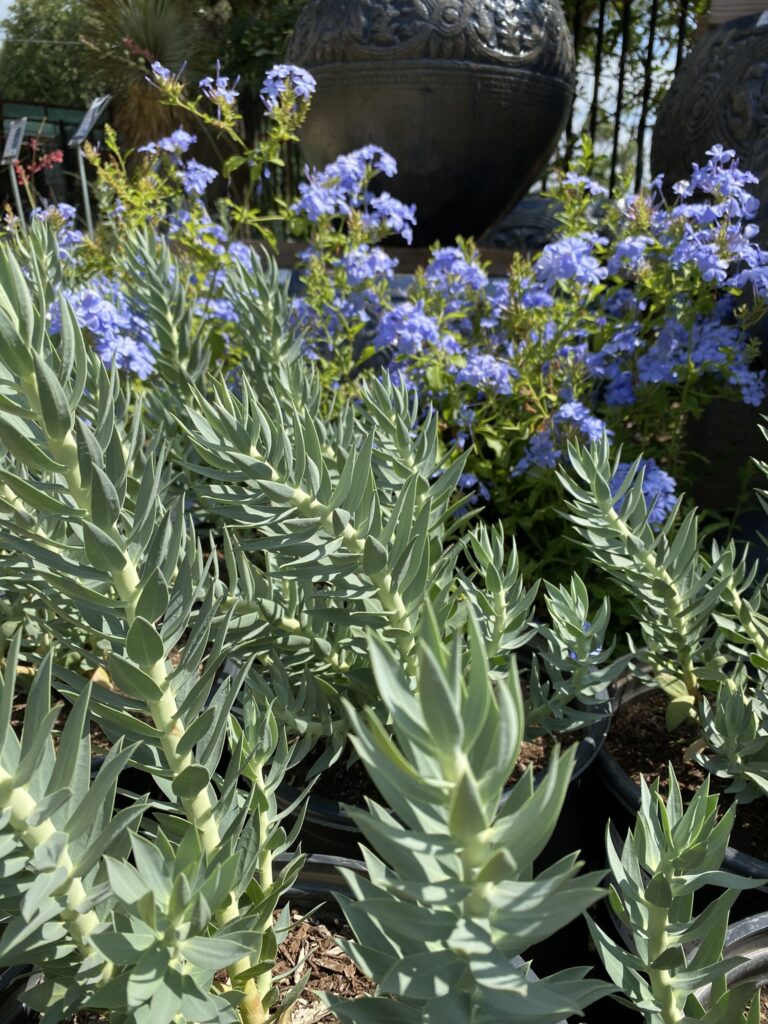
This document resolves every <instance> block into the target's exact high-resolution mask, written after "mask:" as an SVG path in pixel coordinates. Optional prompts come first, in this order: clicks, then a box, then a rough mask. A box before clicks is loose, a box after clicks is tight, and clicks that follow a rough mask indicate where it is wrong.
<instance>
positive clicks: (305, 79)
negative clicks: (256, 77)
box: [259, 64, 317, 113]
mask: <svg viewBox="0 0 768 1024" xmlns="http://www.w3.org/2000/svg"><path fill="white" fill-rule="evenodd" d="M289 88H290V90H291V92H292V94H293V96H294V98H295V99H297V100H303V101H304V102H305V103H306V102H308V101H309V100H310V99H311V98H312V97H313V96H314V95H315V90H316V89H317V82H316V81H315V79H314V77H313V76H312V75H311V74H310V73H309V72H308V71H305V69H304V68H299V67H296V65H295V64H275V66H274V67H273V68H272V69H271V70H270V71H268V72H267V74H266V77H265V79H264V84H263V85H262V87H261V92H260V93H259V95H260V97H261V100H262V102H263V104H264V106H265V107H266V108H267V110H268V111H269V112H270V113H272V112H273V111H275V110H277V108H278V107H279V106H280V102H281V100H282V98H283V96H285V94H286V91H287V90H288V89H289Z"/></svg>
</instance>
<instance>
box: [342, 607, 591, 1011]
mask: <svg viewBox="0 0 768 1024" xmlns="http://www.w3.org/2000/svg"><path fill="white" fill-rule="evenodd" d="M467 629H468V634H469V643H468V651H466V652H464V653H462V640H461V637H459V636H457V637H456V638H455V640H454V642H453V643H452V644H451V646H450V647H446V646H445V645H444V644H443V643H442V641H441V639H440V635H439V629H438V624H437V621H436V620H435V619H434V618H433V617H431V616H428V618H427V623H426V629H425V632H424V636H423V640H422V642H421V644H420V648H419V669H418V676H417V678H418V685H417V687H416V690H415V691H414V690H413V688H412V687H411V686H410V684H409V681H408V679H407V677H406V676H405V675H404V673H403V672H402V670H401V668H400V667H399V665H398V664H397V661H396V659H395V658H394V657H393V656H392V655H391V653H390V652H389V651H388V649H387V648H386V647H385V646H384V645H383V644H381V643H380V642H379V641H377V640H376V639H375V638H374V637H371V640H370V657H371V663H372V665H373V668H374V673H375V676H376V683H377V687H378V690H379V693H380V695H381V698H382V701H383V703H384V706H385V707H386V710H387V712H388V716H389V721H390V722H391V727H390V728H389V729H385V728H384V727H383V725H382V722H381V720H380V719H379V717H378V716H377V715H376V714H374V713H373V712H372V711H370V710H368V711H364V712H359V711H357V710H355V709H354V708H353V707H352V706H351V705H348V707H347V710H348V713H349V715H350V718H351V720H352V725H353V734H352V741H353V743H354V745H355V749H356V751H357V752H358V754H359V755H360V759H361V760H362V762H363V764H364V765H365V767H366V769H367V770H368V773H369V774H370V776H371V779H372V780H373V781H374V782H375V783H376V786H377V788H378V790H379V792H380V794H381V797H382V799H383V801H384V803H378V802H376V801H373V800H369V801H368V810H367V811H362V810H360V809H353V808H348V810H349V813H350V814H351V815H352V817H353V819H354V821H355V823H356V824H357V825H358V827H359V828H360V830H361V831H362V833H363V835H364V837H365V839H366V842H367V843H368V844H369V848H366V847H363V848H362V850H363V856H364V858H365V862H366V865H367V867H368V874H369V877H368V879H365V878H361V877H357V876H356V875H355V874H354V873H352V872H349V871H345V872H344V875H345V878H346V880H347V882H348V884H349V886H350V888H351V889H352V892H353V894H354V896H355V900H354V901H352V900H349V899H347V898H345V897H342V896H339V897H338V899H339V902H340V903H341V906H342V909H343V910H344V914H345V916H346V918H347V921H348V923H349V925H350V927H351V928H352V931H353V933H354V940H353V941H346V940H337V941H338V942H339V944H340V945H341V946H342V948H343V949H344V950H345V951H346V952H347V953H348V954H349V955H350V957H351V958H352V959H353V960H354V961H355V963H357V964H358V966H359V967H360V968H361V969H362V970H363V971H364V972H365V973H366V974H368V975H370V976H371V977H373V978H375V980H376V982H377V984H378V990H377V994H376V996H375V997H373V998H365V999H357V1000H354V1001H352V1002H349V1001H340V1000H330V1001H329V1005H330V1006H331V1008H332V1009H333V1011H334V1013H336V1014H337V1015H338V1016H339V1017H340V1018H341V1020H342V1021H345V1022H355V1024H357V1022H366V1021H382V1022H383V1021H385V1020H386V1021H390V1020H396V1021H397V1022H398V1024H420V1022H423V1021H438V1020H445V1021H450V1022H451V1024H470V1022H473V1024H481V1022H482V1024H491V1022H495V1021H500V1020H503V1021H508V1022H509V1024H514V1022H520V1024H523V1022H525V1024H532V1022H540V1024H545V1022H548V1024H554V1022H556V1021H560V1020H562V1018H564V1017H566V1016H570V1015H571V1014H573V1013H583V1011H584V1007H585V1006H587V1005H589V1003H591V1002H592V1001H593V1000H595V999H597V998H599V997H600V996H602V995H605V994H606V992H607V991H610V989H608V988H607V987H606V985H605V984H604V983H603V982H600V981H596V980H593V979H589V978H587V977H586V974H587V969H585V968H573V969H569V970H565V971H562V972H560V973H558V974H555V975H553V976H551V977H548V978H544V979H541V980H534V979H533V978H531V976H530V973H529V965H528V964H526V963H524V962H523V960H522V959H521V957H520V954H521V953H524V952H525V950H526V949H528V948H529V947H531V946H532V945H534V944H535V943H537V942H540V941H542V940H543V939H546V938H548V937H549V936H550V935H552V934H553V933H554V932H555V931H557V930H559V929H560V928H562V927H564V926H565V925H567V924H568V923H569V922H570V921H572V920H573V919H574V918H575V917H577V916H578V915H579V914H580V913H582V912H583V911H584V910H585V909H586V908H587V907H588V906H590V905H591V904H592V903H593V902H594V901H595V900H596V899H597V898H598V897H599V896H600V895H601V890H600V889H599V888H598V887H597V886H598V884H599V882H600V880H601V878H602V873H601V872H600V873H592V874H587V875H581V876H579V875H578V871H579V868H580V864H579V862H578V860H577V854H575V853H574V854H571V855H568V856H566V857H564V858H563V859H562V860H560V861H558V862H557V863H555V864H553V865H551V866H550V867H548V868H546V869H544V870H542V871H540V872H539V873H538V874H536V873H535V872H534V866H533V865H534V861H535V859H536V858H537V857H538V856H539V855H540V854H541V853H542V851H543V850H544V847H545V846H546V844H547V842H548V840H549V838H550V837H551V835H552V832H553V830H554V827H555V825H556V823H557V819H558V816H559V814H560V810H561V808H562V805H563V802H564V800H565V797H566V792H567V790H568V786H569V783H570V778H571V770H572V766H573V754H574V752H575V751H574V748H573V747H572V748H571V749H570V750H569V751H568V752H567V753H566V754H564V755H561V754H560V753H559V752H558V751H556V752H555V753H554V754H553V756H552V759H551V761H550V764H549V770H548V772H547V774H546V776H545V778H544V780H543V781H542V782H541V784H540V785H539V786H534V781H533V770H532V768H531V767H530V766H529V768H528V769H527V770H526V772H525V774H524V775H523V777H522V778H521V779H520V780H519V781H518V782H517V783H516V784H515V785H514V786H513V787H512V789H511V790H508V789H507V786H508V781H509V777H510V775H511V773H512V772H513V770H514V768H515V765H516V763H517V757H518V753H519V750H520V743H521V741H522V738H523V732H524V722H525V719H524V709H523V702H522V698H521V692H520V685H519V682H518V678H517V671H516V666H515V663H514V661H513V663H512V666H511V671H510V673H509V675H508V677H507V678H506V680H504V681H502V682H499V683H496V684H494V680H493V678H492V676H491V673H490V672H489V664H488V656H487V651H486V647H485V643H484V641H483V638H482V634H481V631H480V628H479V625H478V623H477V621H476V620H475V618H474V617H471V618H470V619H469V621H468V623H467ZM392 1000H394V1001H395V1006H394V1007H393V1006H392Z"/></svg>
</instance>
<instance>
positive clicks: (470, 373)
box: [454, 350, 518, 395]
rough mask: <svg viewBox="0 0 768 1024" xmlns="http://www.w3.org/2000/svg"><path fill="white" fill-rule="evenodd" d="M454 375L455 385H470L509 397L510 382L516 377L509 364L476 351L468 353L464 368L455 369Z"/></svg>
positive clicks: (479, 389) (515, 372) (510, 392)
mask: <svg viewBox="0 0 768 1024" xmlns="http://www.w3.org/2000/svg"><path fill="white" fill-rule="evenodd" d="M454 373H455V374H456V383H457V384H471V385H472V387H475V388H477V390H478V391H483V392H490V393H491V394H495V395H511V394H512V381H513V379H514V378H515V377H517V376H518V373H517V370H515V368H514V367H513V366H512V364H511V363H508V362H506V360H503V359H497V358H496V357H495V356H492V355H488V354H487V353H485V352H480V351H478V350H474V351H472V352H468V353H467V363H466V366H463V367H461V368H455V369H454Z"/></svg>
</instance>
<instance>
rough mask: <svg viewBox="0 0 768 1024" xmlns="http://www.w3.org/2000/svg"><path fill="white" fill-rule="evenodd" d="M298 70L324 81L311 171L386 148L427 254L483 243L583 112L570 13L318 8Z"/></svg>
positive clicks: (403, 6)
mask: <svg viewBox="0 0 768 1024" xmlns="http://www.w3.org/2000/svg"><path fill="white" fill-rule="evenodd" d="M289 59H290V60H291V61H292V62H293V63H294V64H299V65H301V66H303V67H306V68H308V69H309V70H310V71H311V72H312V74H313V75H314V76H315V77H316V78H317V95H316V96H315V98H314V101H313V105H312V110H311V112H310V115H309V119H308V121H307V124H306V126H305V127H304V129H303V130H302V136H301V141H302V145H303V148H304V151H305V153H306V156H307V158H308V159H309V161H310V163H312V164H315V165H317V166H322V165H323V164H325V163H327V162H328V161H330V160H332V159H334V158H335V157H336V156H337V155H338V154H339V153H342V152H348V151H349V150H352V149H356V148H358V147H360V146H363V145H366V144H367V143H375V144H377V145H379V146H382V147H383V148H384V149H386V150H388V151H389V152H390V153H392V155H393V156H395V157H396V158H397V161H398V165H399V174H398V177H397V178H396V179H395V180H394V181H392V182H388V183H387V185H386V187H387V188H389V189H390V191H391V192H392V193H393V194H394V195H396V196H397V197H398V198H399V199H402V200H404V201H406V202H413V203H416V204H417V215H418V220H419V228H418V231H417V234H416V242H417V244H428V243H431V242H432V241H434V240H435V239H440V240H441V241H444V242H446V241H451V240H452V239H453V238H454V236H455V235H456V234H464V235H469V234H471V235H479V234H481V233H482V232H483V231H484V230H485V229H486V228H487V227H488V226H489V225H490V224H491V223H492V222H493V221H494V220H495V219H496V218H497V217H498V216H499V215H500V214H501V213H502V212H503V211H504V210H505V209H507V208H508V207H509V206H511V205H512V204H513V203H514V202H516V201H517V200H518V199H519V198H520V197H521V196H523V195H524V194H525V192H526V191H527V189H528V187H529V186H530V185H531V184H532V182H534V181H535V180H536V178H537V176H538V175H539V174H540V173H541V171H542V168H543V167H544V165H545V163H546V161H547V159H548V158H549V156H550V154H551V153H552V150H553V149H554V147H555V145H556V143H557V140H558V138H559V136H560V134H561V132H562V130H563V127H564V125H565V121H566V119H567V116H568V112H569V109H570V105H571V102H572V99H573V73H574V57H573V45H572V40H571V37H570V34H569V31H568V27H567V25H566V23H565V18H564V16H563V12H562V10H561V8H560V6H559V3H558V0H309V3H308V4H307V6H306V8H305V9H304V10H303V12H302V14H301V16H300V17H299V21H298V23H297V25H296V29H295V31H294V34H293V38H292V40H291V45H290V50H289Z"/></svg>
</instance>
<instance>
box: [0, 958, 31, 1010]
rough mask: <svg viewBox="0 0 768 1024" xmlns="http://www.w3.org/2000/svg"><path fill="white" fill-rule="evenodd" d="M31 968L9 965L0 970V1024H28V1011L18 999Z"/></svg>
mask: <svg viewBox="0 0 768 1024" xmlns="http://www.w3.org/2000/svg"><path fill="white" fill-rule="evenodd" d="M30 970H31V968H29V967H9V968H8V969H7V970H5V971H0V1024H29V1020H30V1017H29V1012H28V1010H27V1008H26V1006H24V1004H23V1003H22V1002H21V1001H20V997H21V995H22V994H23V992H24V989H25V987H26V984H27V979H28V978H29V974H30Z"/></svg>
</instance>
